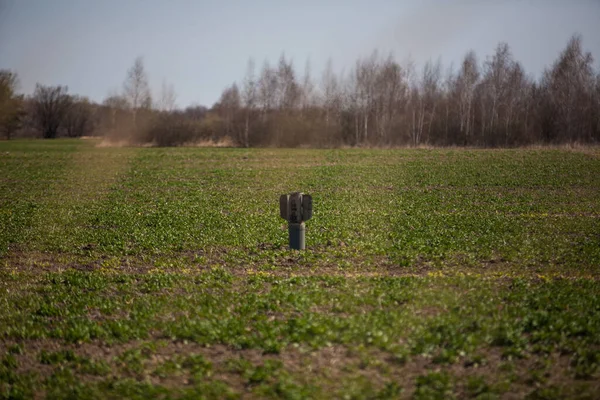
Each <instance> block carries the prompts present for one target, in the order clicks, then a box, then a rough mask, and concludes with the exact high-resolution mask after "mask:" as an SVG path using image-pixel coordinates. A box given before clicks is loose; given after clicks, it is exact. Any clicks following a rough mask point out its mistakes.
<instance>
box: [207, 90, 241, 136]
mask: <svg viewBox="0 0 600 400" xmlns="http://www.w3.org/2000/svg"><path fill="white" fill-rule="evenodd" d="M240 107H241V98H240V91H239V89H238V86H237V84H236V83H234V84H233V85H231V86H230V87H228V88H225V90H223V93H222V94H221V98H220V99H219V102H218V103H217V104H216V105H215V107H214V108H216V109H217V110H219V111H220V113H221V114H222V116H223V119H224V121H225V134H226V135H227V136H229V137H231V138H236V139H238V141H240V142H241V140H240V137H239V136H238V134H239V131H238V129H237V124H236V120H237V118H236V117H237V115H238V113H239V110H240ZM213 139H215V138H213ZM242 140H243V139H242Z"/></svg>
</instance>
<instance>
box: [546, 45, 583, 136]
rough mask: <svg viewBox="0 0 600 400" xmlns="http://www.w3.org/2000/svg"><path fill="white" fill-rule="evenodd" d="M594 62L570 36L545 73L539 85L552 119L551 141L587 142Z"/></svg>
mask: <svg viewBox="0 0 600 400" xmlns="http://www.w3.org/2000/svg"><path fill="white" fill-rule="evenodd" d="M593 62H594V59H593V58H592V55H591V54H590V53H589V52H584V51H583V49H582V45H581V37H580V36H577V35H576V36H573V37H571V39H570V40H569V43H568V44H567V47H566V48H565V50H563V52H562V53H561V54H560V56H559V59H558V60H557V61H556V62H555V63H554V65H553V66H552V68H551V69H550V70H548V71H546V72H545V74H544V78H543V81H542V85H544V86H545V93H546V94H547V96H548V102H549V104H550V105H551V109H550V110H549V111H550V112H553V113H555V114H556V117H555V118H554V121H555V122H554V124H553V130H554V133H552V137H553V138H554V139H559V140H561V141H574V140H583V139H589V137H587V136H589V134H590V133H591V126H590V125H592V123H591V120H590V115H591V111H592V109H593V107H594V104H593V100H592V99H593V94H592V92H593V87H594V78H595V77H594V71H593V67H592V65H593Z"/></svg>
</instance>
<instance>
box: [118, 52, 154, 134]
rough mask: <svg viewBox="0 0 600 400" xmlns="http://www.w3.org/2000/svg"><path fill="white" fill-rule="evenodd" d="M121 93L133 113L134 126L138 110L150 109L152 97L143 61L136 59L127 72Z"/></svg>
mask: <svg viewBox="0 0 600 400" xmlns="http://www.w3.org/2000/svg"><path fill="white" fill-rule="evenodd" d="M123 92H124V95H125V98H126V99H127V100H128V101H129V105H130V107H131V111H132V113H133V124H134V127H135V125H136V116H137V112H138V110H139V109H140V108H150V107H151V105H152V97H151V95H150V87H149V85H148V76H147V75H146V70H145V68H144V59H143V58H142V57H137V58H136V59H135V61H134V63H133V66H132V67H131V68H130V69H129V70H128V71H127V77H126V78H125V82H123Z"/></svg>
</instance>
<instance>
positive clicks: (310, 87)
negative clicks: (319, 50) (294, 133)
mask: <svg viewBox="0 0 600 400" xmlns="http://www.w3.org/2000/svg"><path fill="white" fill-rule="evenodd" d="M300 95H301V109H302V112H303V113H305V112H306V111H307V110H308V109H309V108H311V107H313V106H314V104H315V84H314V82H313V80H312V76H311V69H310V59H306V64H305V65H304V75H303V77H302V87H301V88H300Z"/></svg>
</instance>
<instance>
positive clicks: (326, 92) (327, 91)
mask: <svg viewBox="0 0 600 400" xmlns="http://www.w3.org/2000/svg"><path fill="white" fill-rule="evenodd" d="M321 93H322V101H321V107H322V108H323V112H324V113H325V134H326V135H327V136H329V135H330V127H331V126H332V125H333V120H335V119H336V118H337V117H338V115H339V112H340V107H341V100H342V99H341V96H342V93H341V88H340V85H339V81H338V79H337V77H336V76H335V73H334V72H333V63H332V61H331V59H329V60H327V64H326V66H325V71H323V75H322V77H321Z"/></svg>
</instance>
